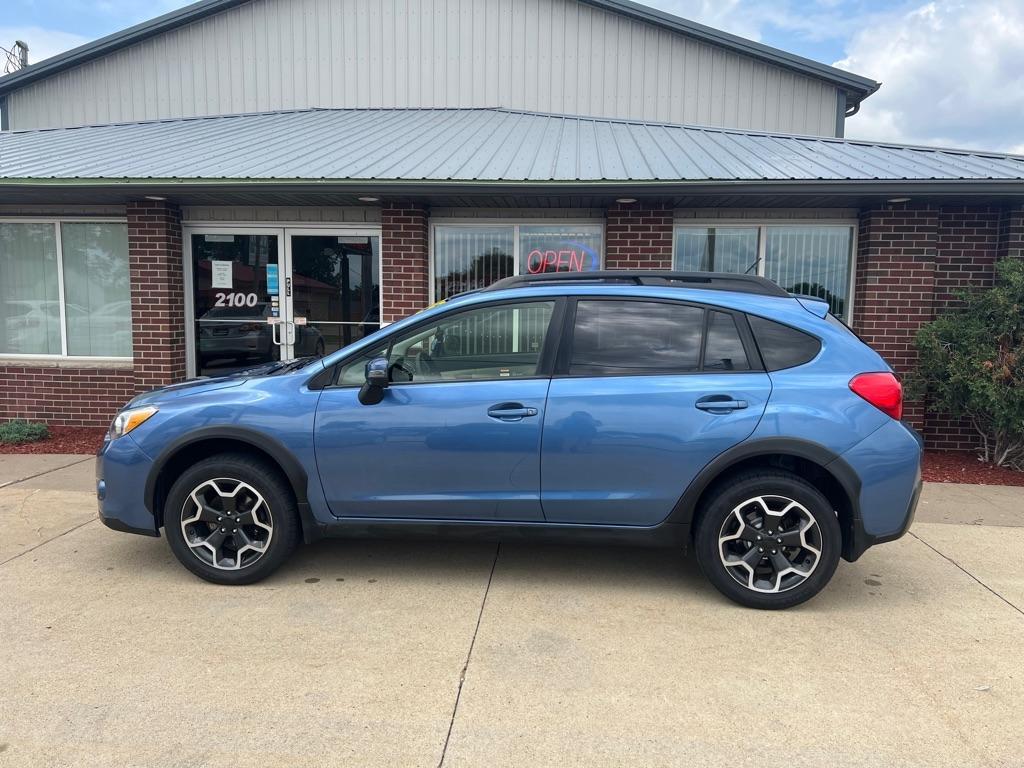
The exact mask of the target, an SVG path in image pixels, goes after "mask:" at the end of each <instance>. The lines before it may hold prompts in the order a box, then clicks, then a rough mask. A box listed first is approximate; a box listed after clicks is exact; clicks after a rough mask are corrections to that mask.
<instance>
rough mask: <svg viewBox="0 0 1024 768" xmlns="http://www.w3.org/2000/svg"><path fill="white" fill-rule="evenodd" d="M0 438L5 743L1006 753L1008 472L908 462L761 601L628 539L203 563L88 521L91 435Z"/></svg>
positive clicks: (977, 758)
mask: <svg viewBox="0 0 1024 768" xmlns="http://www.w3.org/2000/svg"><path fill="white" fill-rule="evenodd" d="M13 458H16V459H17V460H19V461H10V459H12V457H7V456H0V484H2V483H4V482H7V483H9V484H8V485H6V487H2V488H0V648H2V649H3V654H4V655H3V659H4V661H3V662H2V663H0V766H7V765H11V766H207V765H210V766H222V765H223V766H228V765H239V764H258V765H267V766H276V765H286V766H335V765H354V766H372V765H388V766H407V765H408V766H437V765H439V764H442V763H443V765H446V766H449V765H450V766H495V765H499V766H500V765H524V766H526V765H529V766H537V765H623V764H633V765H690V764H706V765H718V764H725V763H728V764H730V765H739V766H744V765H751V766H753V765H765V764H768V765H776V764H803V765H830V766H948V765H960V766H999V767H1000V768H1001V767H1002V766H1024V754H1022V752H1021V748H1020V744H1021V738H1020V723H1021V722H1022V721H1024V672H1022V670H1024V663H1022V658H1024V557H1022V556H1021V554H1020V553H1022V552H1024V490H1022V489H1002V488H980V487H972V486H951V485H946V486H934V485H932V486H927V487H926V491H925V495H924V502H925V503H923V504H922V506H921V511H920V513H919V517H918V520H917V522H916V523H915V525H914V527H913V528H912V531H911V535H909V536H907V537H905V538H904V539H902V540H900V541H898V542H894V543H891V544H887V545H884V546H880V547H877V548H875V549H872V550H871V551H869V552H868V553H867V554H866V555H865V556H864V557H863V558H862V559H861V560H860V561H858V562H857V563H854V564H849V563H843V564H841V565H840V567H839V570H838V572H837V574H836V577H835V579H834V581H833V583H832V584H831V585H830V586H829V587H828V588H827V589H826V591H825V592H824V593H823V594H822V595H820V596H819V597H818V598H816V599H815V600H813V601H812V602H810V603H808V604H807V605H805V606H802V607H800V608H798V609H795V610H790V611H786V612H782V613H760V612H755V611H748V610H744V609H741V608H738V607H736V606H733V605H732V604H730V603H728V602H726V601H725V600H724V599H723V598H720V597H719V596H718V594H717V593H716V592H714V590H713V589H712V588H711V587H710V586H708V585H707V584H706V583H705V582H704V580H703V579H702V577H701V576H700V574H699V573H698V572H697V569H696V567H695V565H694V564H693V562H692V561H686V560H682V559H680V558H679V557H677V556H675V554H674V553H672V552H669V551H660V550H642V549H627V548H618V549H617V548H598V547H582V546H580V547H574V546H564V545H524V544H508V543H503V544H502V545H500V547H499V546H497V545H495V544H477V543H452V542H433V541H430V542H423V541H420V542H402V541H387V542H359V541H355V542H323V543H319V544H317V545H314V546H311V547H304V548H302V549H301V550H300V551H299V552H298V553H297V554H296V556H295V557H294V558H293V559H292V560H291V561H290V562H289V563H288V564H287V565H286V566H285V567H284V568H282V570H281V571H279V572H278V573H277V574H276V575H275V576H274V577H272V578H271V579H269V580H267V581H266V582H263V583H261V584H258V585H254V586H252V587H245V588H226V587H217V586H213V585H209V584H206V583H204V582H202V581H199V580H197V579H195V578H194V577H192V576H191V575H190V574H189V573H188V572H186V571H185V570H184V569H183V568H181V567H180V566H179V565H178V564H177V562H176V561H174V560H173V558H172V557H171V555H170V553H169V551H168V550H167V547H166V543H165V542H164V541H162V540H158V539H147V538H143V537H135V536H129V535H124V534H117V533H115V532H113V531H108V530H107V529H106V528H104V527H103V526H102V525H100V524H99V523H98V522H97V521H96V520H95V518H94V514H95V512H94V510H95V504H94V500H93V495H92V491H91V483H92V475H91V472H92V463H91V461H90V460H86V461H84V462H81V461H78V459H80V458H81V457H64V458H63V459H57V458H50V457H45V460H44V459H43V458H40V457H33V458H35V459H36V461H35V462H34V463H33V462H23V461H21V460H22V459H23V457H13ZM69 459H70V460H69ZM76 462H77V463H76ZM47 467H49V468H50V470H51V471H45V472H42V473H40V471H38V470H40V468H42V469H44V470H45V469H46V468H47ZM33 470H36V471H33ZM20 478H29V479H20ZM993 521H999V523H998V524H993ZM993 552H1004V553H1006V555H1007V556H1006V557H1001V558H993V557H992V553H993Z"/></svg>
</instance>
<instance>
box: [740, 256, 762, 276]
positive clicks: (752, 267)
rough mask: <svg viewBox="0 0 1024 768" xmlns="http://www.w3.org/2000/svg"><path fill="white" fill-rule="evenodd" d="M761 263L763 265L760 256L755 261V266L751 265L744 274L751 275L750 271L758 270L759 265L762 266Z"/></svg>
mask: <svg viewBox="0 0 1024 768" xmlns="http://www.w3.org/2000/svg"><path fill="white" fill-rule="evenodd" d="M760 263H761V257H760V256H758V257H757V258H756V259H754V263H753V264H751V265H750V266H749V267H747V268H746V269H745V270H743V274H744V275H749V274H750V270H752V269H757V265H758V264H760Z"/></svg>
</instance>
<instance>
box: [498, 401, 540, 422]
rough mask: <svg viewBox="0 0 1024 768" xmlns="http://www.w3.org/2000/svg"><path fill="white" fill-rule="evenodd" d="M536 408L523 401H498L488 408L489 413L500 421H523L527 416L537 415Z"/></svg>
mask: <svg viewBox="0 0 1024 768" xmlns="http://www.w3.org/2000/svg"><path fill="white" fill-rule="evenodd" d="M537 413H538V411H537V409H536V408H527V407H526V406H525V405H523V404H522V403H498V404H497V405H492V406H491V407H490V408H488V409H487V415H488V416H490V417H491V418H492V419H497V420H498V421H522V420H523V419H524V418H526V417H527V416H536V415H537Z"/></svg>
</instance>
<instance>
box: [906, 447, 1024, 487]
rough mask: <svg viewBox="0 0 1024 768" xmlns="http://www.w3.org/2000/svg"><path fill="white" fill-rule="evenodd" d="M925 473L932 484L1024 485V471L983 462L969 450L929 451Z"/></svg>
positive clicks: (922, 471) (925, 460)
mask: <svg viewBox="0 0 1024 768" xmlns="http://www.w3.org/2000/svg"><path fill="white" fill-rule="evenodd" d="M921 474H922V475H923V476H924V479H925V480H926V481H928V482H929V483H971V484H973V485H1018V486H1024V472H1017V471H1016V470H1013V469H1006V468H1005V467H995V466H993V465H991V464H982V463H981V462H980V461H978V457H977V455H975V454H973V453H968V452H963V453H960V452H956V451H925V452H924V466H923V467H922V470H921Z"/></svg>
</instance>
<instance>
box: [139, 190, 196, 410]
mask: <svg viewBox="0 0 1024 768" xmlns="http://www.w3.org/2000/svg"><path fill="white" fill-rule="evenodd" d="M127 215H128V268H129V272H130V275H131V295H132V354H133V357H134V358H135V386H136V389H137V390H138V391H140V392H142V391H145V390H148V389H153V388H154V387H160V386H163V385H165V384H170V383H172V382H175V381H180V380H181V379H183V378H185V320H186V319H185V285H184V273H183V261H182V250H181V211H180V210H179V208H178V207H177V206H176V205H173V204H171V203H166V202H156V201H149V200H146V201H138V202H131V203H128V205H127Z"/></svg>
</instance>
